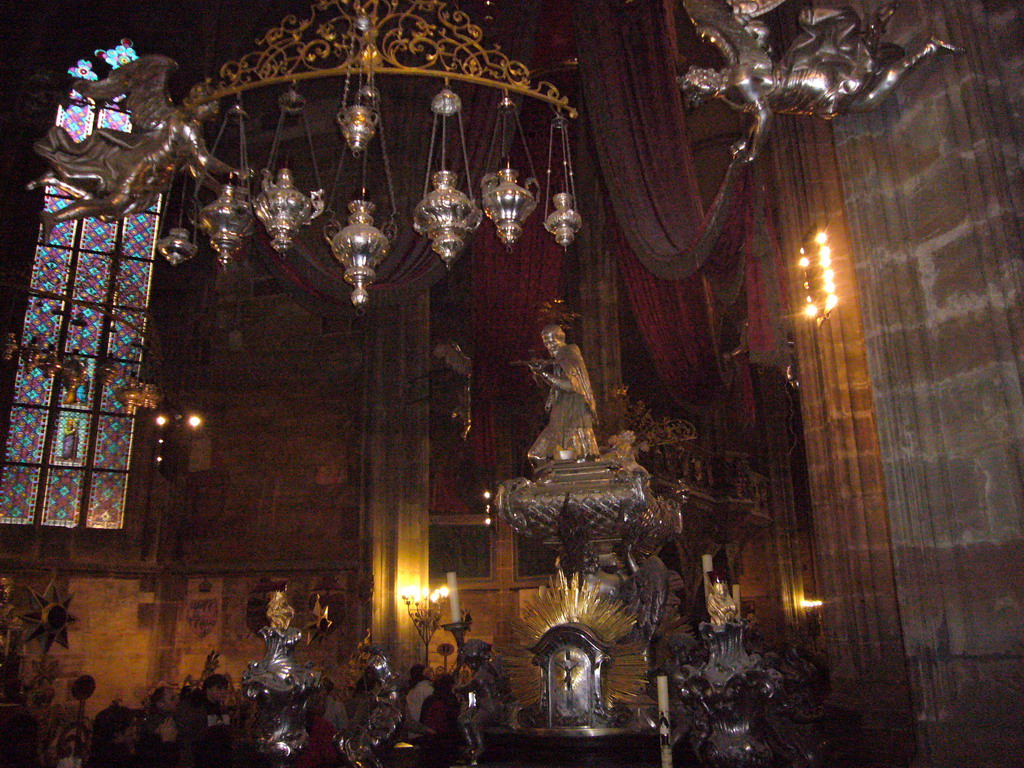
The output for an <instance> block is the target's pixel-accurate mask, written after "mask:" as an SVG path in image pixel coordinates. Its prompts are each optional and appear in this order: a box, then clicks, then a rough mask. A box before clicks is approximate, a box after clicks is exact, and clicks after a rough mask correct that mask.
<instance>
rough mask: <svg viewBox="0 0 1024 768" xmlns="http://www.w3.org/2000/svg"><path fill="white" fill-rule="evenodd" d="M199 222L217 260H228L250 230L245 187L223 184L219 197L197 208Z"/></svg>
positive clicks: (225, 261)
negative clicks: (215, 253)
mask: <svg viewBox="0 0 1024 768" xmlns="http://www.w3.org/2000/svg"><path fill="white" fill-rule="evenodd" d="M199 226H201V227H202V228H203V231H205V232H206V233H207V234H208V235H209V236H210V243H211V244H212V245H213V247H214V249H215V250H216V251H217V260H218V261H220V263H221V264H222V265H224V266H227V265H228V264H230V263H231V261H232V259H234V257H235V255H236V254H237V253H238V251H239V249H240V248H241V247H242V245H243V244H244V243H245V240H246V238H248V237H249V236H250V235H252V231H253V222H252V213H251V211H250V210H249V192H248V190H246V189H245V188H244V187H239V186H236V185H234V184H225V185H224V186H223V187H222V188H221V191H220V197H218V198H217V199H216V200H214V201H213V202H212V203H210V204H209V205H207V206H204V207H203V209H202V210H201V211H200V212H199Z"/></svg>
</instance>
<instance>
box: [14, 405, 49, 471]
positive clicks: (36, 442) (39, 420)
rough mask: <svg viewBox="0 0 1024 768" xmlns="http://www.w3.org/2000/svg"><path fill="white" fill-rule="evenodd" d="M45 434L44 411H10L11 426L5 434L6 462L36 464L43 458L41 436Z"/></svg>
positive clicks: (15, 409)
mask: <svg viewBox="0 0 1024 768" xmlns="http://www.w3.org/2000/svg"><path fill="white" fill-rule="evenodd" d="M45 432H46V411H44V410H42V409H40V408H20V407H18V406H15V407H14V408H12V409H11V425H10V428H9V429H8V432H7V454H6V455H7V461H25V462H30V463H32V464H38V463H39V462H40V461H42V457H43V435H44V433H45Z"/></svg>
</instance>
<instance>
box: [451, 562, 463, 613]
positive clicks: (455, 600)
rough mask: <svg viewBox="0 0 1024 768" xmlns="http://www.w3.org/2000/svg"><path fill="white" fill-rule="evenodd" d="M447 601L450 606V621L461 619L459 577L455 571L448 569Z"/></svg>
mask: <svg viewBox="0 0 1024 768" xmlns="http://www.w3.org/2000/svg"><path fill="white" fill-rule="evenodd" d="M448 603H449V605H451V607H452V623H453V624H454V623H455V622H458V621H462V606H460V605H459V578H458V576H457V575H456V574H455V571H448Z"/></svg>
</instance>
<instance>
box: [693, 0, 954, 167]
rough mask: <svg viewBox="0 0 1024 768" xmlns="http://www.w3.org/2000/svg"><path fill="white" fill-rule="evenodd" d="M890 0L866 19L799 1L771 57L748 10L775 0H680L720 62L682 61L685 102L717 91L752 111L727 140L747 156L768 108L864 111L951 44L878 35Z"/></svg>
mask: <svg viewBox="0 0 1024 768" xmlns="http://www.w3.org/2000/svg"><path fill="white" fill-rule="evenodd" d="M897 2H898V0H889V1H888V2H886V3H884V4H883V5H882V6H881V7H880V8H879V10H878V11H877V13H876V14H875V16H874V18H873V19H872V20H871V22H870V23H869V24H867V25H866V26H865V25H863V24H862V23H861V18H860V16H859V15H858V14H857V12H856V11H854V10H853V9H852V8H849V7H827V6H815V7H809V8H805V9H803V10H802V11H801V12H800V17H799V24H800V32H799V34H798V35H797V37H796V39H795V40H794V41H793V43H792V45H790V47H789V49H788V50H787V51H786V52H785V54H783V55H782V56H780V57H777V58H773V56H772V51H771V48H770V46H769V44H768V29H767V27H766V26H765V25H764V24H763V23H762V22H760V21H758V20H757V19H756V17H757V16H760V15H762V14H764V13H766V12H767V11H769V10H771V9H772V8H774V7H775V6H776V5H779V4H780V3H779V2H778V0H729V3H728V4H727V3H726V0H683V4H684V5H685V6H686V11H687V13H689V14H690V18H691V19H693V22H694V24H695V25H696V27H697V30H698V32H699V33H700V34H701V36H702V37H704V38H705V39H706V40H708V41H709V42H710V43H712V44H713V45H714V46H715V47H716V48H718V50H719V51H721V53H722V55H723V56H724V57H725V60H726V62H727V66H726V67H725V68H724V69H721V70H716V69H709V68H706V67H690V69H689V70H687V71H686V73H685V74H683V75H682V76H681V77H680V78H679V86H680V88H682V90H683V93H684V94H685V95H686V97H687V101H688V102H689V103H690V104H691V105H696V104H699V103H700V102H702V101H704V100H705V99H707V98H719V99H722V100H723V101H725V102H726V103H727V104H729V105H730V106H731V107H733V108H735V109H738V110H740V111H742V112H746V113H748V114H750V115H752V116H753V118H754V122H753V125H752V126H751V127H750V130H749V133H748V135H747V136H746V137H744V138H743V139H741V140H740V141H738V142H737V143H736V144H735V145H733V156H734V158H735V159H736V160H737V161H739V162H750V161H752V160H754V158H756V157H757V155H758V153H759V152H760V151H761V149H762V147H763V146H764V143H765V140H766V139H767V137H768V133H769V130H770V128H771V124H772V116H773V114H775V113H779V114H790V115H816V116H817V117H821V118H824V119H831V118H833V117H835V116H836V115H842V114H846V113H851V112H867V111H870V110H872V109H875V108H876V107H877V106H878V105H879V104H880V103H881V101H882V100H883V99H884V98H885V97H886V96H888V95H889V94H890V93H891V92H892V91H893V89H894V88H896V86H897V85H899V83H900V82H901V81H902V80H903V78H904V77H905V76H906V75H907V74H908V73H909V72H910V71H911V70H912V69H914V68H915V67H916V66H917V65H918V64H920V63H921V62H923V61H925V60H927V59H929V58H931V57H933V56H935V55H938V54H942V53H949V52H956V51H959V49H958V48H956V47H955V46H952V45H950V44H949V43H945V42H943V41H941V40H938V39H937V38H934V37H933V38H931V39H929V40H928V41H927V42H925V43H923V44H920V45H918V46H916V47H915V48H914V49H912V50H909V51H908V50H906V49H904V48H902V47H901V46H899V45H896V44H894V43H887V42H883V41H882V35H883V34H884V32H885V28H886V25H887V24H888V21H889V18H890V17H891V16H892V14H893V12H894V11H895V9H896V4H897Z"/></svg>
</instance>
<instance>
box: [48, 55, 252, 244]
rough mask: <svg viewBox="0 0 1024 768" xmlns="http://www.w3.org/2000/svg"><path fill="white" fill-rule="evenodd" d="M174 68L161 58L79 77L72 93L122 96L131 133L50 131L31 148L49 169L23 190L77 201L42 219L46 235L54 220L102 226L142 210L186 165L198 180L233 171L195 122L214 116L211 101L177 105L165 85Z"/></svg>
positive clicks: (214, 106)
mask: <svg viewBox="0 0 1024 768" xmlns="http://www.w3.org/2000/svg"><path fill="white" fill-rule="evenodd" d="M177 68H178V65H177V63H175V61H174V60H173V59H169V58H167V57H166V56H157V55H152V56H141V57H139V58H138V59H136V60H135V61H132V62H129V63H128V64H126V65H124V66H123V67H120V68H118V69H115V70H114V71H113V72H111V73H110V76H109V77H107V78H106V79H105V80H100V81H97V82H93V81H90V80H77V81H76V82H75V85H74V87H75V90H76V91H77V92H78V93H79V94H81V95H82V96H84V97H86V98H89V99H96V100H99V99H114V98H116V97H118V96H122V95H124V96H125V99H124V106H125V107H126V108H127V109H128V111H129V112H130V113H131V116H132V132H131V133H124V132H122V131H115V130H111V129H109V128H98V129H96V130H95V131H93V132H92V133H91V134H90V135H89V136H88V137H86V138H85V140H84V141H81V142H76V141H75V140H74V139H73V138H72V137H71V134H69V133H68V132H67V131H66V130H64V129H63V128H61V127H60V126H54V127H53V128H51V129H50V130H49V132H48V133H47V134H46V136H44V137H43V138H42V139H40V140H39V141H37V142H36V144H35V150H36V152H37V153H38V154H40V155H42V157H43V158H45V159H46V160H47V161H48V162H49V163H50V166H51V168H52V170H50V171H49V172H48V173H46V174H44V175H43V176H42V177H40V178H38V179H36V180H35V181H33V182H31V183H30V184H29V185H28V187H29V189H36V188H38V187H45V186H53V187H57V188H58V189H61V190H63V191H64V192H66V193H68V194H69V195H71V196H72V197H74V198H75V200H74V201H73V202H71V203H70V204H69V205H67V206H66V207H64V208H61V209H60V210H58V211H50V212H47V213H45V214H44V215H43V226H44V229H45V231H46V232H47V233H48V232H49V231H50V229H51V228H52V227H53V226H54V225H55V224H58V223H59V222H62V221H72V220H75V219H83V218H86V217H88V216H96V217H99V218H101V219H103V220H105V221H112V220H115V219H120V218H123V217H124V216H127V215H128V214H132V213H137V212H139V211H144V210H146V209H147V208H149V207H150V206H152V205H153V203H154V202H156V198H157V196H158V195H159V194H160V193H161V192H165V191H166V190H167V189H168V188H169V187H170V185H171V181H172V180H173V178H174V174H175V172H176V171H178V170H181V169H183V168H188V169H189V171H191V173H192V174H193V175H194V176H195V177H197V178H205V177H206V176H207V174H208V173H213V174H217V175H226V174H228V173H231V172H232V171H233V170H234V169H232V168H230V167H229V166H227V165H225V164H224V163H222V162H221V161H220V160H217V159H216V158H215V157H213V155H211V154H210V153H209V152H208V151H207V149H206V144H205V142H204V141H203V134H202V130H201V124H202V123H203V121H204V120H207V119H209V118H210V117H213V116H214V115H215V114H216V113H217V103H216V102H209V103H206V104H200V105H198V106H195V107H191V108H190V107H184V106H181V107H176V106H175V105H174V104H173V103H172V102H171V99H170V96H169V95H168V93H167V80H168V78H169V77H170V76H171V74H172V73H173V72H174V70H176V69H177Z"/></svg>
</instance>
